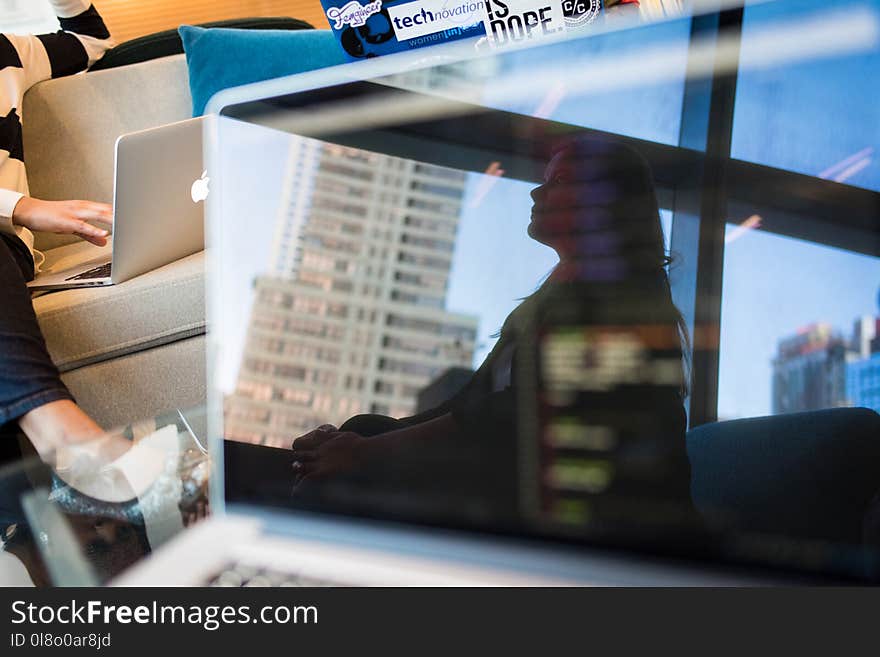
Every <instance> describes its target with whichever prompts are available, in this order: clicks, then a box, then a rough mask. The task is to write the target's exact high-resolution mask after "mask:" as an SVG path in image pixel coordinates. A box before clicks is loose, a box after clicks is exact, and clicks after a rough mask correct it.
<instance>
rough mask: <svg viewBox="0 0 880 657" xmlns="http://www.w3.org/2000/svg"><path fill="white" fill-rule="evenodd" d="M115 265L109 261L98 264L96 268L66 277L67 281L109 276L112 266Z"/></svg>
mask: <svg viewBox="0 0 880 657" xmlns="http://www.w3.org/2000/svg"><path fill="white" fill-rule="evenodd" d="M112 265H113V263H112V262H108V263H106V264H103V265H98V266H97V267H95V268H94V269H89V270H88V271H84V272H83V273H82V274H77V275H76V276H71V277H70V278H65V279H64V280H65V281H82V280H86V279H89V278H107V277H108V276H109V275H110V268H111V266H112Z"/></svg>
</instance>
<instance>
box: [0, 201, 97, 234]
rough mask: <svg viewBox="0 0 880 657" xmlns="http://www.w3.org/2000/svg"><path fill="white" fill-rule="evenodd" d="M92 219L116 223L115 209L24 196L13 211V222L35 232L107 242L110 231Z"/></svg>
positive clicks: (83, 202)
mask: <svg viewBox="0 0 880 657" xmlns="http://www.w3.org/2000/svg"><path fill="white" fill-rule="evenodd" d="M90 221H98V222H101V223H104V224H108V225H112V223H113V208H112V207H110V206H109V205H107V204H106V203H93V202H91V201H41V200H39V199H36V198H30V197H28V196H23V197H22V198H21V200H20V201H19V202H18V204H17V205H16V206H15V210H13V212H12V223H13V224H15V225H17V226H23V227H24V228H29V229H30V230H33V231H41V232H45V233H61V234H67V235H77V236H79V237H81V238H83V239H84V240H86V241H88V242H91V243H92V244H95V245H97V246H104V245H105V244H107V236H108V235H110V233H109V231H106V230H104V229H103V228H96V227H95V226H92V225H91V224H90V223H88V222H90Z"/></svg>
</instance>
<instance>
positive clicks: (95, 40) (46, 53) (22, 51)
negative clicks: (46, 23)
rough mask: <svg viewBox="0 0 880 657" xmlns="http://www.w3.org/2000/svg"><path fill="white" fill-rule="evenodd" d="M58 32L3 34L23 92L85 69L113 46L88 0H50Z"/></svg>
mask: <svg viewBox="0 0 880 657" xmlns="http://www.w3.org/2000/svg"><path fill="white" fill-rule="evenodd" d="M51 4H52V7H53V8H54V9H55V14H56V15H57V16H58V21H59V23H60V24H61V30H60V31H58V32H54V33H52V34H39V35H17V34H7V35H3V37H2V38H3V39H5V40H6V41H7V42H8V43H9V44H11V46H12V47H13V48H14V50H15V54H16V55H17V58H18V60H19V61H18V62H15V64H17V66H16V67H17V68H21V69H23V72H24V78H23V83H24V89H23V91H27V90H28V89H29V88H30V87H32V86H33V85H35V84H37V83H38V82H42V81H43V80H48V79H49V78H59V77H63V76H65V75H72V74H74V73H79V72H80V71H84V70H86V69H87V68H88V67H89V66H91V65H92V64H94V63H95V62H96V61H98V60H99V59H100V58H101V57H102V56H103V55H104V53H105V52H106V51H107V50H108V49H109V48H111V47H112V46H113V41H112V40H111V38H110V32H109V31H108V30H107V26H106V25H104V21H103V19H102V18H101V16H100V14H98V12H97V10H96V9H95V8H94V6H93V5H92V4H91V3H90V2H89V0H51Z"/></svg>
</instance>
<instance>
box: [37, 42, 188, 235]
mask: <svg viewBox="0 0 880 657" xmlns="http://www.w3.org/2000/svg"><path fill="white" fill-rule="evenodd" d="M190 108H191V100H190V95H189V84H188V81H187V69H186V59H185V58H184V56H183V55H178V56H176V57H166V58H163V59H154V60H152V61H149V62H144V63H142V64H134V65H132V66H126V67H123V68H116V69H110V70H108V71H98V72H95V73H86V74H83V75H74V76H71V77H67V78H59V79H57V80H49V81H47V82H43V83H41V84H38V85H36V86H34V87H33V88H32V89H31V90H30V91H29V92H28V93H27V94H26V95H25V98H24V111H23V116H24V118H25V120H24V124H23V129H24V149H25V160H26V162H27V170H28V181H29V184H30V191H31V194H32V195H34V196H35V197H37V198H44V199H49V200H64V199H88V200H92V201H103V202H106V203H109V202H111V201H112V200H113V169H114V166H113V157H114V150H115V148H114V147H115V144H116V139H117V137H119V135H123V134H125V133H128V132H135V131H137V130H144V129H146V128H153V127H155V126H158V125H163V124H165V123H173V122H174V121H181V120H183V119H187V118H189V116H190ZM73 239H76V238H70V237H69V236H65V237H60V236H56V235H49V234H46V233H41V234H39V235H37V241H36V246H37V248H39V249H43V250H46V249H49V248H52V247H53V246H58V245H60V244H65V243H68V242H70V241H72V240H73Z"/></svg>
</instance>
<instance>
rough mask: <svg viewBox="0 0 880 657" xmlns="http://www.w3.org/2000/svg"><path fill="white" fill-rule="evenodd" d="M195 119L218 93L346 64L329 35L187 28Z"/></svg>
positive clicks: (183, 32) (186, 48)
mask: <svg viewBox="0 0 880 657" xmlns="http://www.w3.org/2000/svg"><path fill="white" fill-rule="evenodd" d="M179 32H180V38H181V39H182V40H183V49H184V51H186V63H187V65H188V66H189V88H190V91H191V92H192V101H193V116H201V115H202V114H204V112H205V106H206V105H207V104H208V101H209V100H210V99H211V96H213V95H214V94H215V93H217V92H218V91H221V90H223V89H228V88H229V87H237V86H239V85H242V84H249V83H251V82H260V81H261V80H269V79H271V78H278V77H282V76H284V75H293V74H295V73H303V72H305V71H312V70H314V69H317V68H324V67H325V66H335V65H337V64H344V63H345V62H346V59H345V56H344V55H343V53H342V49H341V48H340V47H339V44H338V43H337V42H336V37H334V36H333V33H332V32H331V31H330V30H293V31H289V30H235V29H225V28H211V29H205V28H202V27H192V26H190V25H182V26H181V27H180V30H179Z"/></svg>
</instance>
